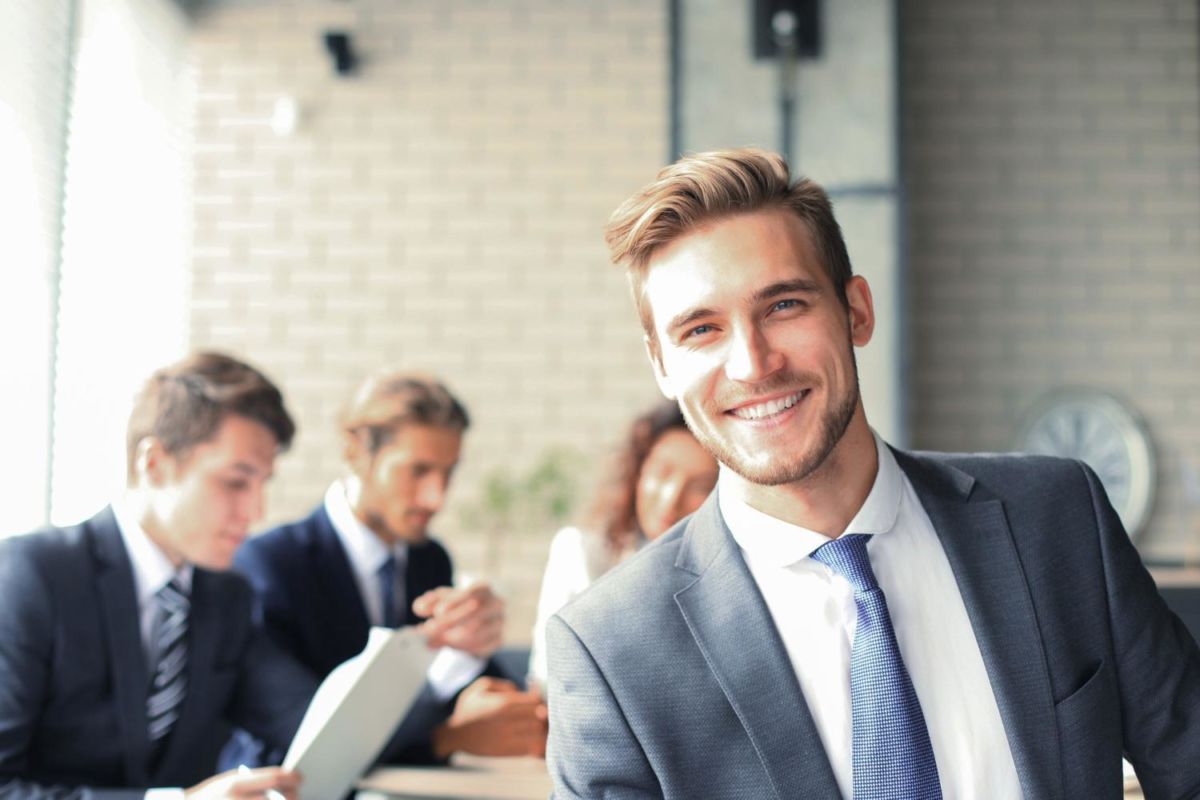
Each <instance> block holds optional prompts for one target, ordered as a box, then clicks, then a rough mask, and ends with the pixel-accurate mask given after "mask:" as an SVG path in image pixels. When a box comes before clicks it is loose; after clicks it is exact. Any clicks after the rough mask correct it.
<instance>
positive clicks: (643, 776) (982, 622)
mask: <svg viewBox="0 0 1200 800" xmlns="http://www.w3.org/2000/svg"><path fill="white" fill-rule="evenodd" d="M896 457H897V461H898V462H899V464H900V467H901V469H902V470H903V471H904V472H905V474H906V475H907V476H908V479H909V480H910V481H911V483H912V484H913V487H914V488H915V490H916V492H917V495H918V496H919V497H920V499H921V503H922V504H923V506H924V508H925V510H926V512H927V513H928V514H929V518H930V520H931V521H932V522H933V526H934V528H935V530H936V531H937V534H938V537H939V539H940V541H941V544H942V547H943V548H944V549H945V552H946V555H947V557H948V559H949V562H950V565H951V568H952V569H953V571H954V576H955V579H956V581H957V583H958V587H959V591H960V592H961V594H962V598H963V601H964V604H965V605H966V609H967V613H968V616H969V618H970V621H971V626H972V628H973V629H974V632H975V637H976V640H977V642H978V643H979V648H980V651H981V652H982V655H983V660H984V663H985V665H986V668H987V672H988V677H989V679H990V681H991V684H992V688H993V690H994V694H995V696H996V700H997V703H998V705H999V709H1000V716H1001V719H1002V721H1003V724H1004V729H1005V732H1006V734H1007V737H1008V742H1009V745H1010V747H1011V749H1012V753H1013V757H1014V760H1015V762H1016V767H1017V774H1018V777H1019V779H1020V782H1021V788H1022V790H1023V793H1024V796H1025V797H1026V798H1029V799H1030V800H1037V799H1040V798H1053V799H1054V800H1075V799H1076V798H1088V799H1089V800H1096V799H1097V798H1101V799H1102V798H1113V800H1116V799H1117V798H1120V797H1122V788H1121V787H1122V780H1121V756H1122V753H1124V754H1125V756H1126V757H1127V758H1128V759H1129V761H1130V762H1131V763H1132V764H1133V765H1134V767H1135V768H1136V769H1137V771H1138V775H1139V777H1140V779H1141V781H1142V785H1143V788H1144V789H1145V792H1146V797H1147V798H1182V797H1193V796H1195V794H1196V793H1197V792H1200V652H1198V651H1197V647H1196V643H1195V642H1194V640H1193V639H1192V638H1191V636H1190V635H1189V634H1188V633H1187V631H1186V630H1185V629H1184V627H1183V626H1182V624H1181V623H1180V622H1179V620H1178V619H1177V618H1176V617H1175V616H1174V615H1173V614H1171V613H1170V612H1169V611H1168V610H1167V608H1166V606H1165V605H1164V603H1163V601H1162V599H1161V598H1160V597H1159V595H1158V593H1157V591H1156V590H1155V587H1154V584H1153V582H1152V581H1151V578H1150V576H1149V574H1148V573H1147V572H1146V570H1145V569H1144V568H1143V567H1142V564H1141V562H1140V561H1139V559H1138V555H1137V553H1136V552H1135V550H1134V548H1133V546H1132V544H1131V543H1130V541H1129V539H1128V537H1127V536H1126V535H1125V532H1124V530H1123V529H1122V528H1121V524H1120V522H1119V520H1118V519H1117V516H1116V514H1115V513H1114V512H1113V510H1112V508H1111V506H1110V505H1109V503H1108V501H1107V499H1106V497H1105V495H1104V492H1103V489H1102V488H1101V487H1100V484H1099V482H1098V480H1097V479H1096V476H1095V475H1094V474H1093V473H1092V472H1091V471H1090V470H1088V469H1087V468H1086V467H1084V466H1083V465H1081V464H1079V463H1077V462H1072V461H1065V460H1059V459H1047V458H1032V457H1005V456H992V457H969V456H944V455H929V454H904V453H897V456H896ZM797 613H802V612H801V610H799V609H798V610H797ZM548 639H549V647H548V650H549V656H550V681H549V705H550V745H549V747H550V755H549V764H550V769H551V772H552V774H553V776H554V779H555V786H556V795H555V796H556V797H560V798H568V797H572V798H573V797H600V796H603V797H605V798H632V797H639V798H641V797H676V798H693V797H704V798H732V797H744V798H751V797H753V798H780V800H785V799H786V798H796V797H815V798H825V797H838V796H839V795H838V788H837V784H836V782H835V780H834V776H833V771H832V768H831V767H830V764H829V759H828V758H827V757H826V754H825V751H824V748H823V747H822V744H821V741H820V738H819V736H818V733H817V730H816V727H815V725H814V723H813V720H812V717H811V715H810V713H809V710H808V707H807V705H806V704H805V701H804V697H803V695H802V692H801V689H800V686H799V683H798V681H797V680H796V676H795V673H794V672H793V670H792V666H791V663H790V661H789V660H788V657H787V654H786V652H785V650H784V646H783V644H782V642H781V640H780V638H779V635H778V633H777V631H776V629H775V627H774V624H773V622H772V619H771V616H770V613H769V612H768V610H767V607H766V604H765V602H764V600H763V598H762V595H761V594H760V592H759V591H758V587H757V585H756V584H755V582H754V580H753V579H752V577H751V575H750V573H749V570H748V569H747V567H746V564H745V562H744V561H743V559H742V557H741V553H740V550H739V548H738V546H737V544H736V542H734V541H733V539H732V537H731V535H730V534H729V532H728V529H727V528H726V527H725V523H724V521H723V519H722V517H721V514H720V511H719V508H718V505H717V502H716V498H715V493H714V496H713V497H710V498H709V500H708V502H707V503H706V504H705V505H704V506H703V507H702V508H701V509H700V510H699V511H697V512H696V514H695V515H694V516H693V517H691V518H690V519H688V520H685V521H684V522H682V523H680V524H679V525H677V526H676V527H675V528H674V529H673V530H672V531H670V532H669V533H668V534H667V535H665V536H664V537H663V538H662V539H660V540H659V541H658V542H656V543H655V544H654V545H653V546H651V547H648V548H646V550H645V551H643V553H642V554H640V555H638V556H637V557H635V558H633V559H631V560H630V561H629V562H628V563H627V564H625V565H623V566H622V567H620V568H618V569H617V570H615V571H614V572H613V573H610V575H609V576H608V577H606V578H604V579H602V580H601V581H599V582H598V583H597V584H596V585H595V586H594V587H593V588H592V589H591V590H590V591H589V592H587V593H585V594H584V595H583V596H581V597H580V598H579V599H577V600H576V601H575V602H574V603H573V604H571V605H569V606H567V607H566V608H565V609H564V610H563V611H562V612H560V614H559V615H558V616H557V617H555V618H553V619H552V620H551V623H550V626H549V631H548Z"/></svg>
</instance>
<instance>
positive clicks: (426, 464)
mask: <svg viewBox="0 0 1200 800" xmlns="http://www.w3.org/2000/svg"><path fill="white" fill-rule="evenodd" d="M340 424H341V439H342V458H343V460H344V462H345V466H346V474H345V476H344V477H343V478H342V479H340V480H338V481H335V482H334V483H333V485H332V486H330V487H329V490H328V491H327V492H326V493H325V498H324V501H323V502H322V503H321V504H320V505H319V506H318V507H317V508H316V509H314V510H313V512H312V513H311V514H309V515H308V516H307V517H305V518H304V519H301V520H299V521H296V522H293V523H290V524H287V525H283V526H281V527H278V528H276V529H274V530H271V531H268V532H267V533H264V534H263V535H261V536H258V537H255V538H254V539H252V540H251V541H249V542H247V543H246V545H245V546H243V548H242V549H241V551H240V552H239V553H238V556H237V568H238V569H239V570H241V572H242V573H243V574H244V575H246V576H247V577H248V578H249V579H250V583H251V584H252V585H253V586H254V588H255V590H256V592H257V595H258V599H259V604H260V608H261V613H262V619H263V624H264V626H265V628H266V630H267V632H268V634H269V635H270V636H271V638H272V639H273V640H274V641H275V642H276V643H277V644H279V645H280V646H281V647H282V648H283V649H285V650H286V651H288V652H289V653H291V654H292V655H293V656H295V657H296V658H297V659H299V660H300V661H301V662H302V663H304V664H305V665H307V666H308V667H309V668H310V669H312V670H313V671H314V672H316V673H317V674H318V675H322V676H323V675H326V674H328V673H329V672H330V671H331V670H333V668H334V667H336V666H337V665H338V664H340V663H342V662H343V661H345V660H346V659H348V658H350V657H352V656H354V655H356V654H357V653H358V652H359V651H361V650H362V649H363V647H364V646H365V645H366V642H367V634H368V630H369V628H370V627H371V626H372V625H384V626H388V627H398V626H402V625H419V626H420V628H421V630H422V632H423V633H424V634H425V635H426V636H427V638H428V640H429V643H430V645H431V646H434V647H439V648H441V649H440V650H439V651H438V653H437V655H436V656H435V658H434V662H433V664H432V665H431V667H430V669H429V674H428V680H427V682H426V686H425V688H424V690H423V692H422V694H421V695H420V697H419V698H418V700H417V702H416V704H415V705H414V707H413V708H412V709H411V710H410V712H409V714H408V716H407V718H406V719H405V720H404V721H403V722H402V723H401V725H400V726H399V727H398V728H397V730H396V732H395V735H394V736H393V737H392V739H391V741H390V742H389V743H388V744H387V746H386V747H385V748H384V751H383V753H382V755H381V757H380V760H381V761H382V762H383V763H411V762H429V761H433V762H437V761H442V760H445V759H446V758H448V757H449V756H450V755H451V754H452V753H455V752H459V751H464V752H469V753H476V754H484V755H527V754H541V753H542V752H544V747H545V738H546V722H545V717H546V712H545V706H544V705H542V703H541V702H540V699H539V698H538V697H537V695H535V694H530V693H525V692H521V691H518V689H517V687H516V686H514V685H513V684H512V683H510V682H508V681H505V680H501V679H499V678H498V677H493V675H492V673H494V670H491V669H489V662H488V659H489V657H490V656H491V655H492V654H493V653H494V652H495V651H496V649H497V648H498V647H499V646H500V644H501V636H502V632H503V620H504V604H503V601H502V600H501V599H500V598H499V597H497V596H496V595H495V594H494V593H493V592H492V590H491V589H490V588H489V587H488V585H487V584H486V583H475V584H473V585H470V586H467V587H464V588H456V587H455V586H454V581H453V572H452V567H451V562H450V557H449V555H448V554H447V552H446V550H445V548H443V547H442V545H441V544H440V543H439V542H438V541H437V540H435V539H433V538H431V537H430V535H429V525H430V523H431V522H432V520H433V518H434V516H435V515H436V514H437V513H438V512H439V511H440V510H441V508H442V506H443V504H444V502H445V499H446V493H447V490H448V489H449V486H450V479H451V476H452V475H453V473H454V469H455V467H456V466H457V465H458V460H459V453H460V450H461V447H462V438H463V434H464V433H465V431H466V429H467V427H468V426H469V425H470V419H469V417H468V415H467V411H466V409H465V408H464V407H463V405H462V403H461V402H459V400H458V399H457V398H456V397H454V395H453V394H451V393H450V391H449V390H448V389H447V388H446V387H445V386H444V385H443V384H442V383H441V382H439V381H438V380H436V379H435V378H433V377H431V376H428V375H423V374H418V373H412V372H407V371H404V370H400V369H394V368H387V369H382V370H380V371H378V372H376V373H374V374H372V375H371V376H369V377H368V378H367V379H366V380H365V381H364V382H363V383H362V385H361V386H360V387H358V389H357V391H355V392H354V394H353V396H352V397H351V399H350V401H349V403H348V404H347V406H346V408H345V410H344V412H343V414H342V417H341V420H340ZM485 673H488V674H486V675H485ZM481 676H482V677H481ZM464 687H466V688H465V689H464ZM456 698H457V703H456ZM241 738H242V741H241V742H240V743H239V744H238V746H237V750H236V753H237V755H236V757H237V758H239V759H241V760H243V761H244V760H247V759H250V758H253V757H252V756H249V755H248V754H247V752H248V750H249V749H250V748H249V747H248V746H247V743H246V741H245V737H244V736H243V737H241ZM278 755H279V754H274V755H271V754H266V755H260V756H259V757H258V758H259V759H260V760H263V759H265V760H267V761H271V760H274V759H275V758H277V757H278Z"/></svg>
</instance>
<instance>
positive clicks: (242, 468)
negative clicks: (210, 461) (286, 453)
mask: <svg viewBox="0 0 1200 800" xmlns="http://www.w3.org/2000/svg"><path fill="white" fill-rule="evenodd" d="M233 471H234V472H240V473H242V474H243V475H245V476H247V477H249V478H254V477H257V476H258V475H264V474H265V476H266V478H267V479H268V480H269V479H270V478H271V476H272V475H273V474H274V472H272V471H267V472H266V473H263V471H262V470H261V469H259V468H258V467H256V466H254V465H253V464H250V463H248V462H246V461H239V462H237V463H236V464H234V465H233Z"/></svg>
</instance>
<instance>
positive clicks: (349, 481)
mask: <svg viewBox="0 0 1200 800" xmlns="http://www.w3.org/2000/svg"><path fill="white" fill-rule="evenodd" d="M358 489H359V487H358V481H357V479H356V478H353V477H351V478H346V479H345V480H343V481H338V482H335V483H334V484H333V485H332V486H330V487H329V490H328V491H327V492H325V512H326V513H327V514H329V521H330V522H332V523H333V529H334V531H336V532H337V535H338V539H340V540H341V543H342V549H343V550H345V551H346V558H347V560H348V561H349V562H350V570H351V571H352V572H353V573H354V580H355V583H357V584H358V593H359V596H360V597H361V598H362V602H363V607H364V608H366V610H367V617H368V618H369V619H370V621H371V624H372V625H382V624H383V589H382V588H381V587H380V585H379V568H380V567H381V566H383V562H384V561H385V560H387V557H388V556H389V555H391V556H392V557H394V558H395V559H396V597H397V598H403V597H404V596H405V588H404V573H405V566H406V565H407V564H408V546H407V545H405V544H404V543H397V544H393V545H392V546H391V547H388V546H387V545H385V544H384V543H383V541H382V540H381V539H380V538H379V537H378V536H377V535H375V532H374V531H372V530H371V529H370V528H368V527H367V526H366V525H364V524H363V523H362V521H361V520H359V518H358V517H356V516H354V511H353V510H352V509H351V508H350V501H349V499H348V498H347V493H348V492H354V493H357V492H358ZM486 663H487V662H486V661H485V660H484V659H482V658H479V657H477V656H473V655H471V654H470V653H466V652H463V651H462V650H456V649H454V648H452V647H443V648H442V649H441V650H439V651H438V653H437V655H436V656H434V659H433V663H432V664H430V665H429V670H428V672H426V674H425V677H426V678H427V679H428V681H429V685H430V686H431V687H432V688H433V691H434V694H436V695H437V696H438V699H440V700H448V699H450V698H451V697H453V696H454V695H455V694H456V693H457V692H458V691H459V690H460V689H462V688H463V687H464V686H466V685H467V684H468V683H470V682H471V681H473V680H475V679H476V678H478V677H479V676H480V674H482V672H483V669H484V667H485V666H486Z"/></svg>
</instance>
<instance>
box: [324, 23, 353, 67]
mask: <svg viewBox="0 0 1200 800" xmlns="http://www.w3.org/2000/svg"><path fill="white" fill-rule="evenodd" d="M325 49H326V50H328V51H329V55H330V56H331V57H332V58H333V68H334V70H335V71H336V72H337V74H338V75H353V74H354V70H355V68H356V67H357V66H358V56H356V55H355V54H354V41H353V40H352V39H351V38H350V34H348V33H346V32H345V31H326V32H325Z"/></svg>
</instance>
